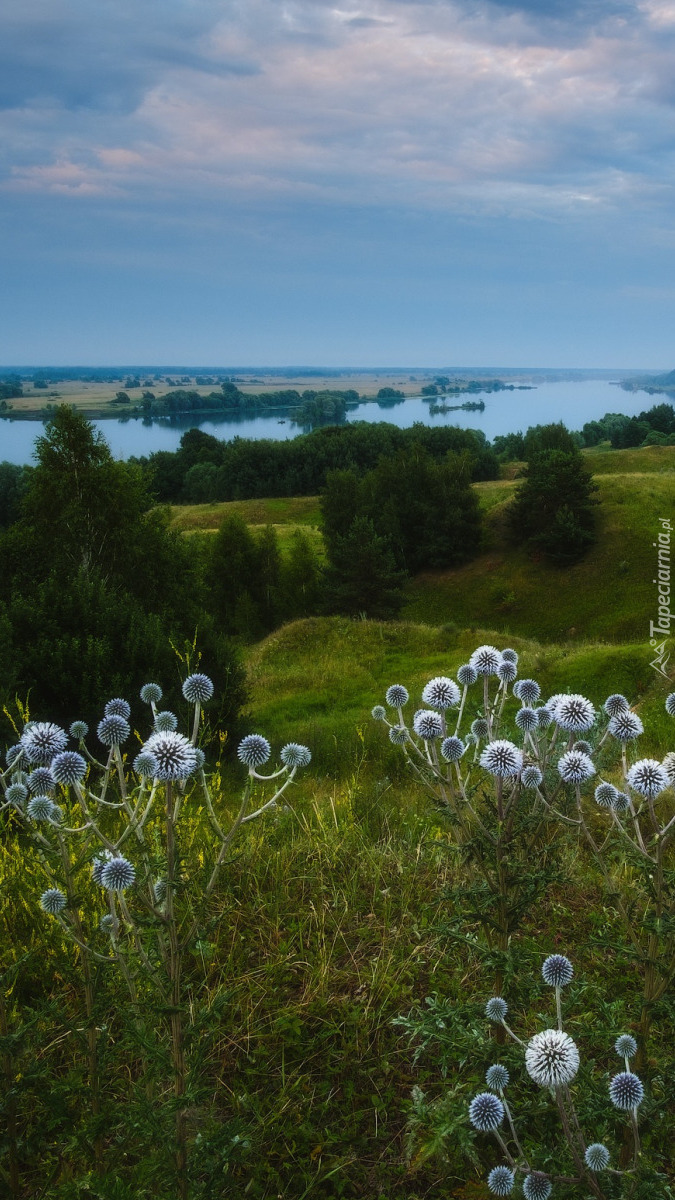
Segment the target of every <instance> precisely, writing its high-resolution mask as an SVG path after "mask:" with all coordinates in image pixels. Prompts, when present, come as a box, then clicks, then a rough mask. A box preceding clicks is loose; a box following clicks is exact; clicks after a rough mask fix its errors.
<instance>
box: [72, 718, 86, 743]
mask: <svg viewBox="0 0 675 1200" xmlns="http://www.w3.org/2000/svg"><path fill="white" fill-rule="evenodd" d="M68 732H69V734H70V736H71V737H72V738H75V740H76V741H77V742H83V741H84V739H85V738H86V736H87V734H88V733H89V726H88V725H87V722H86V721H73V723H72V725H71V726H70V729H69V730H68Z"/></svg>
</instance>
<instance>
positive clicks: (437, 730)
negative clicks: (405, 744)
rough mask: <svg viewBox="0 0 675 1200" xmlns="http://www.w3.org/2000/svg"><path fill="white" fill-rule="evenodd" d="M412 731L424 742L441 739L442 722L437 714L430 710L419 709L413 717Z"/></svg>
mask: <svg viewBox="0 0 675 1200" xmlns="http://www.w3.org/2000/svg"><path fill="white" fill-rule="evenodd" d="M413 729H414V730H415V733H416V734H417V736H418V737H421V738H422V739H423V740H424V741H425V742H430V741H433V739H434V738H439V737H443V733H444V730H443V721H442V719H441V717H440V716H439V715H438V713H437V712H434V711H433V709H430V708H421V709H419V711H418V712H416V713H415V716H414V717H413Z"/></svg>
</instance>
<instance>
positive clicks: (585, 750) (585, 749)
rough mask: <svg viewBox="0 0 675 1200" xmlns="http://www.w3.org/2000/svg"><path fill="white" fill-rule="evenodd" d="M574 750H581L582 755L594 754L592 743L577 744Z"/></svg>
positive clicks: (580, 742) (581, 742) (579, 742)
mask: <svg viewBox="0 0 675 1200" xmlns="http://www.w3.org/2000/svg"><path fill="white" fill-rule="evenodd" d="M572 749H573V750H581V752H582V754H592V753H593V747H592V746H591V743H590V742H584V741H583V740H581V741H578V742H575V743H574V745H573V746H572Z"/></svg>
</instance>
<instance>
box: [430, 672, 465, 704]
mask: <svg viewBox="0 0 675 1200" xmlns="http://www.w3.org/2000/svg"><path fill="white" fill-rule="evenodd" d="M422 699H423V701H424V703H425V704H431V705H432V706H433V707H434V708H440V709H446V708H452V707H453V706H454V705H455V704H459V702H460V699H461V692H460V690H459V688H458V687H457V684H456V683H455V681H454V679H448V678H447V676H445V675H437V676H436V677H435V679H430V680H429V682H428V683H427V684H426V685H425V687H424V690H423V691H422Z"/></svg>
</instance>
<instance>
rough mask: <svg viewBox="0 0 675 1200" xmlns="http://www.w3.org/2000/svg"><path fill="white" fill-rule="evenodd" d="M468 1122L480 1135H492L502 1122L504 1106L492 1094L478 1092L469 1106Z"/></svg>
mask: <svg viewBox="0 0 675 1200" xmlns="http://www.w3.org/2000/svg"><path fill="white" fill-rule="evenodd" d="M469 1120H470V1121H471V1124H472V1125H473V1127H474V1129H478V1130H479V1132H480V1133H492V1131H493V1130H495V1129H499V1126H500V1125H501V1123H502V1121H503V1120H504V1105H503V1104H502V1102H501V1100H500V1099H499V1096H495V1094H494V1092H480V1093H479V1094H478V1095H477V1096H474V1098H473V1100H472V1101H471V1103H470V1105H469Z"/></svg>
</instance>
